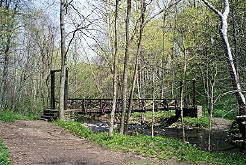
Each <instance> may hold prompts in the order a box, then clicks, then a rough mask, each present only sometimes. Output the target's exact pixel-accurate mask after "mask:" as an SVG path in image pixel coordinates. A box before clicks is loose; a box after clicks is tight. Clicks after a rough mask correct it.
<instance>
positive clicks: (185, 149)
mask: <svg viewBox="0 0 246 165" xmlns="http://www.w3.org/2000/svg"><path fill="white" fill-rule="evenodd" d="M54 124H55V125H58V126H61V127H63V128H66V129H68V130H70V131H71V132H72V133H75V134H76V135H78V136H80V137H84V138H88V139H90V140H92V141H95V142H97V143H98V144H100V145H102V146H104V147H108V148H111V149H114V150H119V151H124V152H134V153H137V154H141V155H143V156H148V157H156V158H159V159H172V158H174V159H178V160H182V161H188V162H195V163H200V162H203V163H214V164H223V165H225V164H228V165H232V164H235V165H245V164H246V156H245V155H244V154H242V153H225V152H207V151H202V150H200V149H198V148H197V147H195V146H193V145H191V144H187V143H183V142H182V141H180V140H175V139H169V138H163V137H159V136H157V137H154V138H152V137H150V136H142V135H137V136H124V135H120V134H115V135H114V136H113V137H109V136H108V135H107V133H93V132H92V131H91V130H90V129H89V128H85V127H83V126H82V125H81V123H78V122H62V121H56V122H54Z"/></svg>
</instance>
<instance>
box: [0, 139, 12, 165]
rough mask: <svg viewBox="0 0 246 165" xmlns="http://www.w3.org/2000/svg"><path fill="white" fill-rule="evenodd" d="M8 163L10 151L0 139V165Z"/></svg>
mask: <svg viewBox="0 0 246 165" xmlns="http://www.w3.org/2000/svg"><path fill="white" fill-rule="evenodd" d="M9 164H10V153H9V150H8V148H7V147H6V146H5V145H4V143H3V141H2V140H1V139H0V165H9Z"/></svg>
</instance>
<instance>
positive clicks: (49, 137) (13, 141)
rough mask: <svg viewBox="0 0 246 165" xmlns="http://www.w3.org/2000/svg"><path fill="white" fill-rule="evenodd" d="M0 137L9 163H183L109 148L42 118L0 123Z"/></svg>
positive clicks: (93, 164)
mask: <svg viewBox="0 0 246 165" xmlns="http://www.w3.org/2000/svg"><path fill="white" fill-rule="evenodd" d="M0 137H1V138H2V139H3V140H4V143H5V144H6V145H7V146H8V147H9V149H10V152H11V162H12V164H13V165H29V164H32V165H36V164H37V165H38V164H46V165H49V164H53V165H55V164H61V165H126V164H142V165H143V164H170V165H175V164H177V165H187V163H183V162H179V161H176V160H168V161H163V162H161V161H159V160H156V159H151V158H144V157H141V156H139V155H135V154H133V153H122V152H115V151H111V150H109V149H105V148H103V147H100V146H99V145H97V144H96V143H94V142H91V141H89V140H86V139H81V138H79V137H76V136H74V135H72V134H71V133H69V132H68V131H67V130H65V129H63V128H60V127H57V126H54V125H52V124H51V123H48V122H45V121H17V122H16V123H11V124H6V123H2V122H0Z"/></svg>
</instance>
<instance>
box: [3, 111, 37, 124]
mask: <svg viewBox="0 0 246 165" xmlns="http://www.w3.org/2000/svg"><path fill="white" fill-rule="evenodd" d="M35 119H38V117H34V116H22V115H18V114H15V113H14V112H11V111H1V112H0V121H3V122H6V123H13V122H15V121H16V120H35Z"/></svg>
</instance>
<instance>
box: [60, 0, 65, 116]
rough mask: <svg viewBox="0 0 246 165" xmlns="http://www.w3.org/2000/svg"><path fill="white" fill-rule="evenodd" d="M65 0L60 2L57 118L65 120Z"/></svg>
mask: <svg viewBox="0 0 246 165" xmlns="http://www.w3.org/2000/svg"><path fill="white" fill-rule="evenodd" d="M64 15H65V0H61V3H60V31H61V77H60V95H59V119H60V120H65V116H64V100H65V80H66V67H67V57H66V52H65V49H66V48H65V47H66V45H65V23H64Z"/></svg>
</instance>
